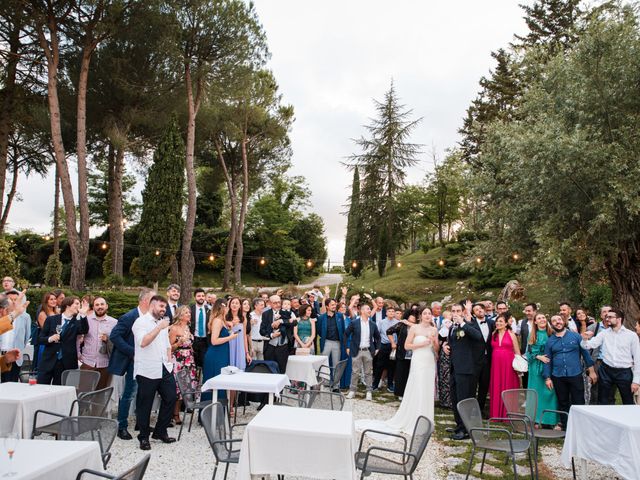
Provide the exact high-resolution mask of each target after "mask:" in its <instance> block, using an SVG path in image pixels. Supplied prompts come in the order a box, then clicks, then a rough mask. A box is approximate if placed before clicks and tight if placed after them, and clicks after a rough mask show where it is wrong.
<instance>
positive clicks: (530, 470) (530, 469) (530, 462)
mask: <svg viewBox="0 0 640 480" xmlns="http://www.w3.org/2000/svg"><path fill="white" fill-rule="evenodd" d="M527 457H529V472H530V473H531V479H532V480H533V479H534V478H535V479H536V480H538V469H537V465H536V476H535V477H534V476H533V462H532V461H531V449H529V450H527Z"/></svg>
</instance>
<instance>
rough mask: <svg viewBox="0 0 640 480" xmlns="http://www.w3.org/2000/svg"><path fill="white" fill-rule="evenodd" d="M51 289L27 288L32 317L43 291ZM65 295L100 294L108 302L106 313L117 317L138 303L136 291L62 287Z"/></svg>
mask: <svg viewBox="0 0 640 480" xmlns="http://www.w3.org/2000/svg"><path fill="white" fill-rule="evenodd" d="M51 290H52V289H49V288H33V289H29V290H27V299H28V300H29V301H30V303H29V308H28V312H29V314H30V315H31V318H32V319H35V318H36V311H37V309H38V307H39V306H40V302H41V301H42V296H43V295H44V294H45V292H49V291H51ZM63 291H64V293H65V295H67V296H69V295H75V296H76V297H79V298H81V297H82V296H83V295H86V294H88V293H90V294H91V295H93V296H94V297H96V296H100V297H104V299H105V300H106V301H107V303H108V304H109V311H108V312H107V314H108V315H110V316H112V317H114V318H118V317H121V316H122V315H124V314H125V313H127V312H128V311H129V310H131V309H132V308H134V307H136V306H137V305H138V292H136V291H132V292H113V291H108V290H106V291H105V290H92V291H86V292H76V291H73V290H69V289H66V288H64V289H63Z"/></svg>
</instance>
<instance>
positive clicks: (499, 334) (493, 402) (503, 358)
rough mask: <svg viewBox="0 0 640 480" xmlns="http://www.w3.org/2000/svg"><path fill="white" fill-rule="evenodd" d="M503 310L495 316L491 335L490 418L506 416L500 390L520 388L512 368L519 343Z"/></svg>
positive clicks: (516, 375) (506, 313)
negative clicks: (494, 327) (494, 324)
mask: <svg viewBox="0 0 640 480" xmlns="http://www.w3.org/2000/svg"><path fill="white" fill-rule="evenodd" d="M510 317H511V313H509V312H505V313H501V314H500V315H498V318H496V329H495V330H494V332H493V334H492V336H491V348H492V349H493V353H492V355H491V380H490V381H489V395H490V398H489V400H490V402H489V416H490V417H492V418H495V417H501V418H504V417H506V416H507V411H506V409H505V408H504V403H503V402H502V392H504V391H505V390H509V389H512V388H520V380H519V379H518V374H517V373H516V371H515V370H514V369H513V357H514V356H515V355H520V345H519V343H518V339H517V338H516V335H515V333H513V332H512V331H511V325H509V318H510Z"/></svg>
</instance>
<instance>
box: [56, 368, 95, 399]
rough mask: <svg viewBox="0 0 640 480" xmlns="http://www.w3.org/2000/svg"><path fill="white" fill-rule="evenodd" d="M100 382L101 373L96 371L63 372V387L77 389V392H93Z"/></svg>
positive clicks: (77, 370) (76, 370)
mask: <svg viewBox="0 0 640 480" xmlns="http://www.w3.org/2000/svg"><path fill="white" fill-rule="evenodd" d="M99 381H100V372H96V371H95V370H80V369H75V370H65V371H64V372H62V385H67V386H68V387H76V392H78V393H83V392H93V391H94V390H95V389H96V386H97V385H98V382H99Z"/></svg>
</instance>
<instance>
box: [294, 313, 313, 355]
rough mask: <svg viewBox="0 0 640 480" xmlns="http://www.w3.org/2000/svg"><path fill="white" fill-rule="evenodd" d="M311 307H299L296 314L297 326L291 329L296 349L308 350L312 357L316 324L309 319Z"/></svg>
mask: <svg viewBox="0 0 640 480" xmlns="http://www.w3.org/2000/svg"><path fill="white" fill-rule="evenodd" d="M311 310H312V309H311V305H301V306H300V308H299V309H298V311H297V312H296V313H297V314H298V315H299V317H298V325H296V326H295V327H293V336H294V338H295V340H296V348H308V349H310V353H311V355H313V340H314V338H316V322H315V320H313V319H311Z"/></svg>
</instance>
